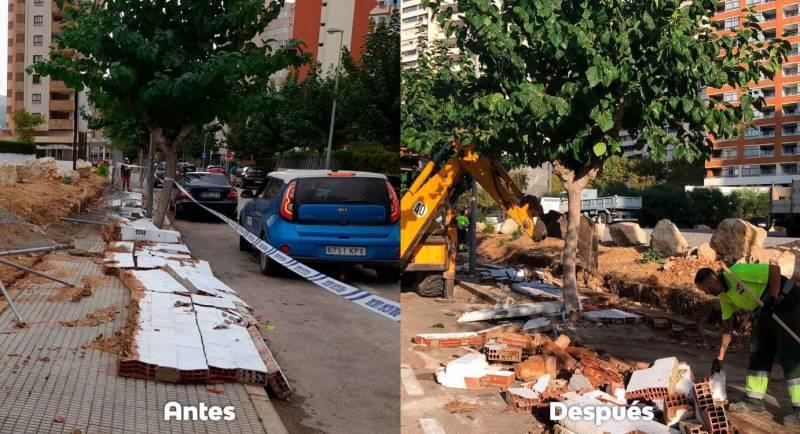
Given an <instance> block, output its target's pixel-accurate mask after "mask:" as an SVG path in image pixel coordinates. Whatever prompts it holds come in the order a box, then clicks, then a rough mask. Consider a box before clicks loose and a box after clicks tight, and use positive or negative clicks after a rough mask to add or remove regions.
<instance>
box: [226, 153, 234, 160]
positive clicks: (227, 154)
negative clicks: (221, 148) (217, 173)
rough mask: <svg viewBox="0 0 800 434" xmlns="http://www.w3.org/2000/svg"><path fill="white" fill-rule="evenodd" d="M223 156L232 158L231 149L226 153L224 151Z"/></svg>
mask: <svg viewBox="0 0 800 434" xmlns="http://www.w3.org/2000/svg"><path fill="white" fill-rule="evenodd" d="M225 158H227V159H228V160H230V159H231V158H233V152H231V151H228V152H226V153H225Z"/></svg>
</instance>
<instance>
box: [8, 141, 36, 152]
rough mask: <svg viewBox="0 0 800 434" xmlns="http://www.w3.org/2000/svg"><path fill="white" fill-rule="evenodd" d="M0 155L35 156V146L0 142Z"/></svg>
mask: <svg viewBox="0 0 800 434" xmlns="http://www.w3.org/2000/svg"><path fill="white" fill-rule="evenodd" d="M0 153H4V154H26V155H35V154H36V145H34V144H33V143H31V142H20V141H16V140H0Z"/></svg>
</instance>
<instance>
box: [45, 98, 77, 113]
mask: <svg viewBox="0 0 800 434" xmlns="http://www.w3.org/2000/svg"><path fill="white" fill-rule="evenodd" d="M50 110H52V111H59V112H60V111H70V112H71V111H74V110H75V101H74V100H72V99H61V100H55V99H51V100H50Z"/></svg>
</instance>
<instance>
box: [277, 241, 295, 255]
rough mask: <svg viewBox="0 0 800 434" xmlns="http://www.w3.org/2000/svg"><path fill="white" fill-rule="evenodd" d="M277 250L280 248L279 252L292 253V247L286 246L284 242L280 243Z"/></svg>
mask: <svg viewBox="0 0 800 434" xmlns="http://www.w3.org/2000/svg"><path fill="white" fill-rule="evenodd" d="M278 250H280V251H281V253H283V254H285V255H291V254H292V248H291V247H289V246H287V245H286V244H281V246H280V247H278Z"/></svg>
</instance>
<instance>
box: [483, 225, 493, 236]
mask: <svg viewBox="0 0 800 434" xmlns="http://www.w3.org/2000/svg"><path fill="white" fill-rule="evenodd" d="M494 231H495V227H494V223H489V222H486V223H484V226H483V233H484V234H493V233H494Z"/></svg>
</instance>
